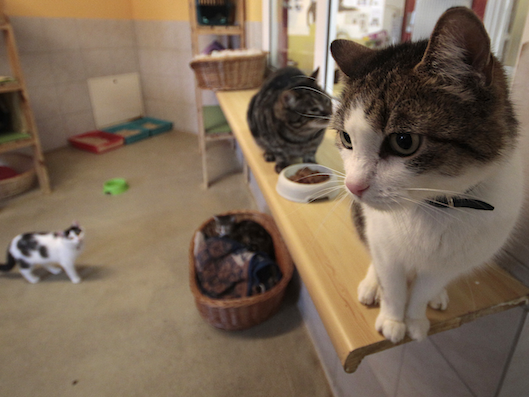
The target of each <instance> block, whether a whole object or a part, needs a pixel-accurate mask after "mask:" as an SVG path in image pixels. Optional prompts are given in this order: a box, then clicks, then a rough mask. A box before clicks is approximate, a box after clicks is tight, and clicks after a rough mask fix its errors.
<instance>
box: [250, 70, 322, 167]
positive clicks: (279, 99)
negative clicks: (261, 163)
mask: <svg viewBox="0 0 529 397" xmlns="http://www.w3.org/2000/svg"><path fill="white" fill-rule="evenodd" d="M317 75H318V70H316V71H315V72H314V73H313V74H312V76H310V77H308V76H306V75H304V74H303V72H302V71H301V70H299V69H297V68H294V67H285V68H281V69H278V70H277V71H276V72H274V73H273V74H271V75H270V76H269V77H268V78H267V79H266V81H265V82H264V83H263V85H262V87H261V89H260V90H259V92H257V94H255V96H254V97H253V98H252V100H251V102H250V105H249V107H248V113H247V119H248V125H249V127H250V131H251V132H252V136H253V137H254V138H255V141H256V143H257V144H258V145H259V146H260V147H261V148H262V149H263V150H264V158H265V160H266V161H269V162H272V161H275V163H276V166H275V171H276V172H277V173H279V172H280V171H281V170H282V169H283V168H285V167H286V166H288V165H290V164H292V163H294V162H295V161H296V160H297V159H298V158H301V159H302V161H303V162H305V163H315V162H316V157H315V155H316V150H317V149H318V146H319V145H320V143H321V141H322V140H323V135H324V133H325V128H326V127H327V125H328V124H329V118H330V116H331V112H332V104H331V101H330V99H329V98H327V97H326V96H325V95H322V94H323V91H322V90H321V88H320V87H319V86H318V84H317V83H316V81H315V79H316V76H317Z"/></svg>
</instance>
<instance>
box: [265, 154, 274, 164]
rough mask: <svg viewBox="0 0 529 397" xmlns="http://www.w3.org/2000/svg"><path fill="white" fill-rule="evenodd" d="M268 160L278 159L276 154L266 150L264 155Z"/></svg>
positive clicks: (269, 161)
mask: <svg viewBox="0 0 529 397" xmlns="http://www.w3.org/2000/svg"><path fill="white" fill-rule="evenodd" d="M263 157H264V159H265V161H266V162H268V163H271V162H272V161H276V156H275V155H273V154H272V153H268V152H265V154H264V155H263Z"/></svg>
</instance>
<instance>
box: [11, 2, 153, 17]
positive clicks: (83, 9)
mask: <svg viewBox="0 0 529 397" xmlns="http://www.w3.org/2000/svg"><path fill="white" fill-rule="evenodd" d="M157 1H158V0H157ZM4 3H5V13H6V14H7V15H13V16H23V17H44V18H63V17H64V18H111V19H132V18H133V12H132V3H131V0H4Z"/></svg>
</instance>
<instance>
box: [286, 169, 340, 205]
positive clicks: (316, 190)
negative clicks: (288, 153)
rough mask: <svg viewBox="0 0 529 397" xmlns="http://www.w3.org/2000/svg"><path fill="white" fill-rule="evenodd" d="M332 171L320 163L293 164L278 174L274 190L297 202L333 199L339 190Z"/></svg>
mask: <svg viewBox="0 0 529 397" xmlns="http://www.w3.org/2000/svg"><path fill="white" fill-rule="evenodd" d="M339 186H340V185H339V183H338V180H337V178H336V175H335V174H334V173H333V171H332V170H331V169H330V168H328V167H325V166H323V165H320V164H305V163H303V164H294V165H290V166H288V167H286V168H284V169H283V170H282V171H281V173H280V174H279V178H278V180H277V185H276V191H277V192H278V193H279V194H280V195H281V196H283V197H284V198H286V199H288V200H290V201H295V202H297V203H310V202H312V201H316V200H323V199H329V200H331V199H333V198H334V197H336V195H337V194H338V192H339V191H340V187H339Z"/></svg>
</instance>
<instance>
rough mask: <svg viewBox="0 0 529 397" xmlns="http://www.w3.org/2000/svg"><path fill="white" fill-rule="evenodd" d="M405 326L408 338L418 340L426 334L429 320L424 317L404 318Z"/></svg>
mask: <svg viewBox="0 0 529 397" xmlns="http://www.w3.org/2000/svg"><path fill="white" fill-rule="evenodd" d="M406 328H407V330H408V331H407V332H408V335H409V336H410V338H412V339H414V340H416V341H419V342H420V341H422V340H423V339H425V338H426V336H427V335H428V330H429V329H430V321H428V319H427V318H426V317H424V318H406Z"/></svg>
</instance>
